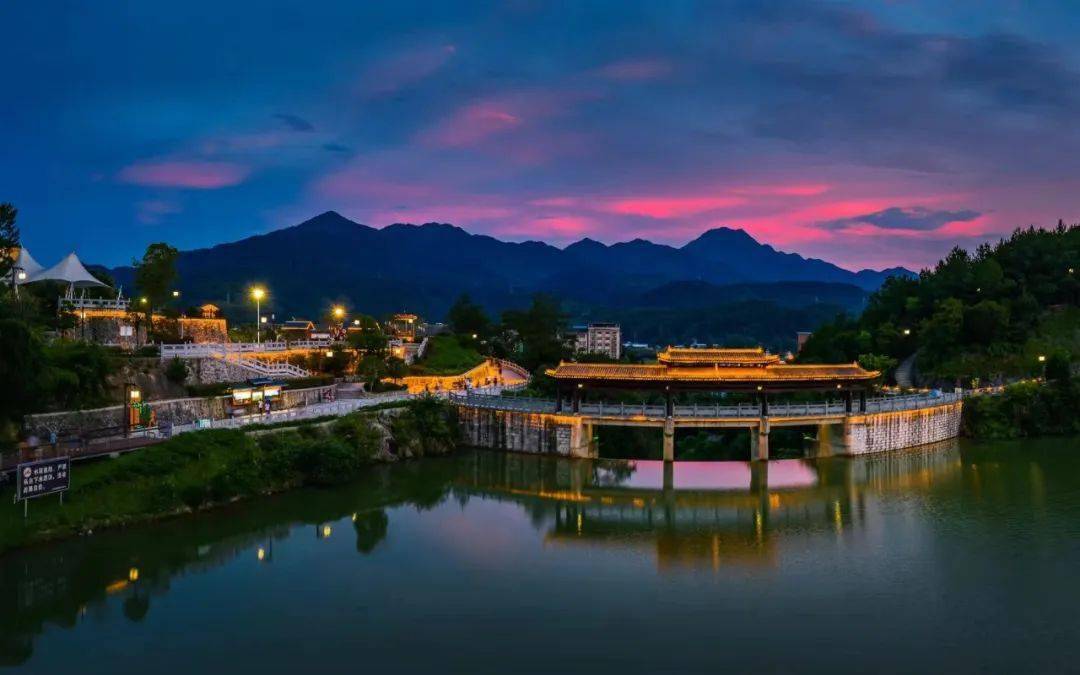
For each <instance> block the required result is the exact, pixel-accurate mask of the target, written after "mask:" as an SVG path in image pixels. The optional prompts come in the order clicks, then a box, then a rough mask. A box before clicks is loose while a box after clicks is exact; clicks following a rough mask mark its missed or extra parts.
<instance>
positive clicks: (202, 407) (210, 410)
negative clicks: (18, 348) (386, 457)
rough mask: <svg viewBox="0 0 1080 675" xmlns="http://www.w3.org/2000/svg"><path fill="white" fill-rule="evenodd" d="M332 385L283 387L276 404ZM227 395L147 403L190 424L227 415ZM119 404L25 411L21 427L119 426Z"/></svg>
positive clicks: (312, 398) (310, 398) (291, 404)
mask: <svg viewBox="0 0 1080 675" xmlns="http://www.w3.org/2000/svg"><path fill="white" fill-rule="evenodd" d="M333 390H334V387H333V385H330V386H325V387H311V388H307V389H296V390H289V389H286V390H285V391H284V392H283V393H282V396H281V399H280V401H279V403H278V404H276V407H277V408H279V409H281V408H297V407H301V406H306V405H311V404H313V403H320V402H322V401H324V400H327V399H328V398H329V397H331V396H332V395H333V393H332V392H333ZM229 399H230V397H228V396H214V397H208V398H174V399H168V400H163V401H150V407H151V408H152V409H153V411H154V415H155V417H156V418H157V421H158V422H159V423H161V422H172V423H173V424H190V423H192V422H194V421H195V420H200V419H214V420H220V419H225V418H226V417H228V416H229V411H230V405H229ZM123 415H124V409H123V406H119V405H114V406H109V407H107V408H95V409H92V410H72V411H67V412H57V413H44V414H40V415H27V416H26V418H25V419H24V420H23V428H24V430H25V431H26V433H27V434H28V435H35V436H38V437H39V438H48V436H49V433H50V432H54V431H55V432H56V434H57V435H59V436H66V435H74V434H81V433H85V432H88V431H94V430H100V429H107V428H110V427H120V426H121V425H122V424H123V420H124V416H123Z"/></svg>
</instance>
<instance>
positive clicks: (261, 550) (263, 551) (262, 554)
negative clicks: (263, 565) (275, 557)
mask: <svg viewBox="0 0 1080 675" xmlns="http://www.w3.org/2000/svg"><path fill="white" fill-rule="evenodd" d="M256 555H258V556H259V560H266V549H265V548H263V547H262V546H260V547H259V551H258V553H257V554H256Z"/></svg>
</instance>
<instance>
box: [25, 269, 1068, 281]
mask: <svg viewBox="0 0 1080 675" xmlns="http://www.w3.org/2000/svg"><path fill="white" fill-rule="evenodd" d="M1069 273H1070V274H1072V270H1069ZM25 279H26V272H19V281H24V280H25Z"/></svg>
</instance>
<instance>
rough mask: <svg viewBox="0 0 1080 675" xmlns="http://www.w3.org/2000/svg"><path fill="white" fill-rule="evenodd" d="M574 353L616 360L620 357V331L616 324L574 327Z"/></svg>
mask: <svg viewBox="0 0 1080 675" xmlns="http://www.w3.org/2000/svg"><path fill="white" fill-rule="evenodd" d="M574 351H575V352H578V353H588V354H603V355H605V356H609V357H611V358H613V359H618V358H619V357H620V356H622V329H621V328H620V327H619V324H617V323H590V324H589V325H588V326H580V327H575V329H574Z"/></svg>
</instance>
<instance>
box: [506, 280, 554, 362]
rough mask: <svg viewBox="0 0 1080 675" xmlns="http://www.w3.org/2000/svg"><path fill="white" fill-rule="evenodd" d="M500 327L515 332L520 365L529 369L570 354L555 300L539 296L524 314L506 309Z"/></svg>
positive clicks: (534, 298) (546, 296)
mask: <svg viewBox="0 0 1080 675" xmlns="http://www.w3.org/2000/svg"><path fill="white" fill-rule="evenodd" d="M503 324H504V325H505V326H506V327H507V328H509V329H510V330H512V331H514V332H515V333H516V334H517V336H518V339H519V340H520V341H521V346H522V354H521V358H520V361H521V364H522V365H524V366H525V367H526V368H528V369H530V370H535V369H536V368H538V367H540V366H541V365H554V364H557V363H558V362H559V361H560V360H561V359H564V358H566V357H567V356H568V355H569V349H568V347H567V344H566V342H565V340H564V339H563V337H562V334H563V328H564V327H565V326H566V315H565V314H564V313H563V311H562V308H561V307H560V306H559V303H558V301H557V300H555V299H554V298H552V297H550V296H548V295H544V294H542V293H541V294H538V295H536V296H534V297H533V301H532V305H530V306H529V309H527V310H525V311H521V310H507V311H506V312H504V313H503Z"/></svg>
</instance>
